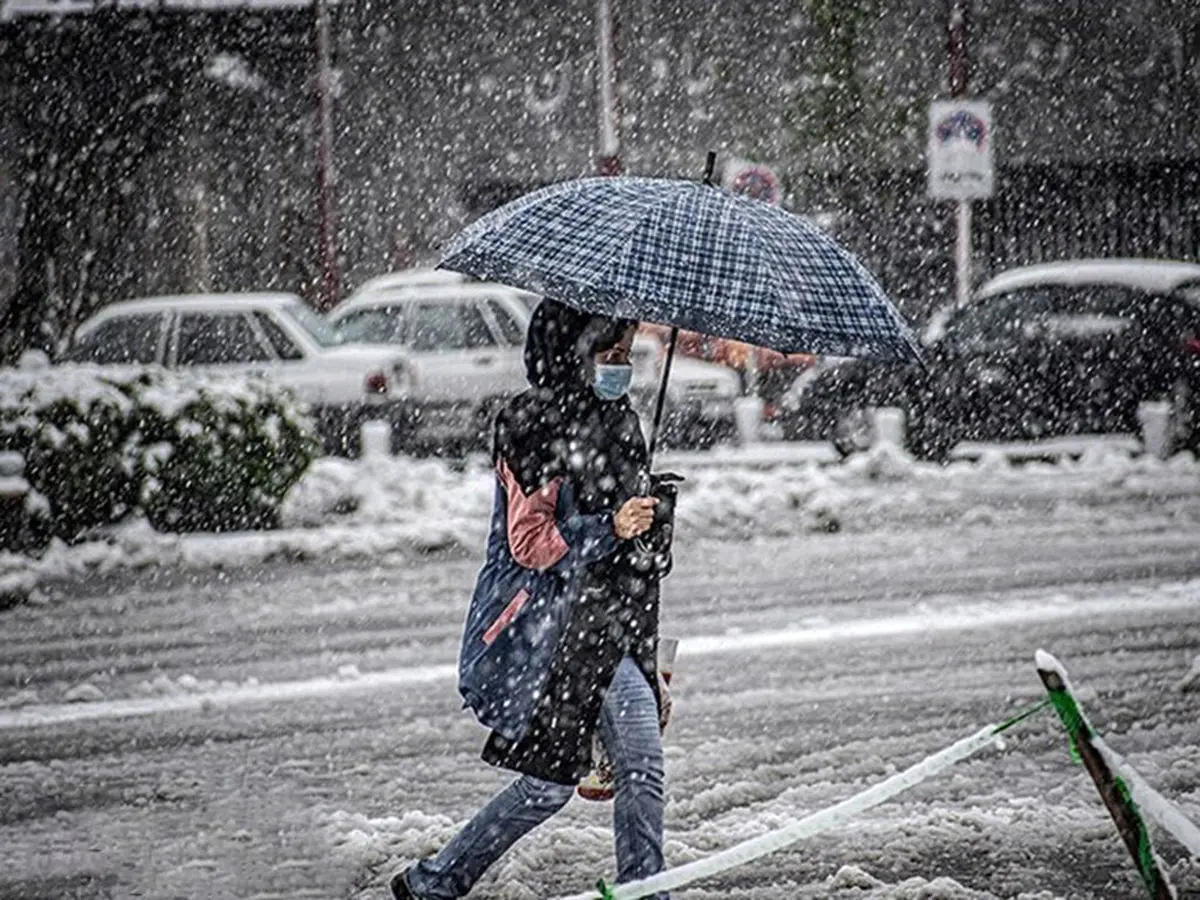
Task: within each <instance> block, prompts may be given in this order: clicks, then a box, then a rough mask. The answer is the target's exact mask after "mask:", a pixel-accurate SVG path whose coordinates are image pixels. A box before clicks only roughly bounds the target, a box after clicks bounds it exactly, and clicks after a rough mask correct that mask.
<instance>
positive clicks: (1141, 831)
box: [1113, 773, 1160, 897]
mask: <svg viewBox="0 0 1200 900" xmlns="http://www.w3.org/2000/svg"><path fill="white" fill-rule="evenodd" d="M1113 786H1114V787H1115V788H1116V789H1117V794H1118V795H1119V796H1120V797H1121V802H1122V803H1124V804H1126V805H1127V806H1128V807H1129V809H1130V810H1131V811H1132V812H1133V819H1134V821H1135V822H1136V823H1137V844H1138V845H1137V867H1138V873H1139V874H1140V875H1141V876H1142V882H1143V883H1144V884H1145V885H1146V890H1148V891H1149V892H1150V896H1151V897H1155V896H1157V894H1156V891H1157V888H1158V881H1159V877H1160V876H1159V873H1158V862H1157V860H1155V858H1154V845H1153V844H1151V843H1150V833H1149V831H1147V829H1146V822H1145V820H1144V819H1143V818H1142V812H1141V810H1140V809H1138V806H1137V804H1136V803H1134V802H1133V792H1132V791H1130V790H1129V785H1127V784H1126V783H1125V779H1124V778H1122V777H1121V776H1120V775H1117V774H1115V773H1114V774H1113Z"/></svg>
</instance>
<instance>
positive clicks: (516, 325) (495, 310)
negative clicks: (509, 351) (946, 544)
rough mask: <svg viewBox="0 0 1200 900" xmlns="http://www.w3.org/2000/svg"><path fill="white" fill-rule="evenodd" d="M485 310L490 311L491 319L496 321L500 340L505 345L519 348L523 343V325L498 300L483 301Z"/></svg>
mask: <svg viewBox="0 0 1200 900" xmlns="http://www.w3.org/2000/svg"><path fill="white" fill-rule="evenodd" d="M484 302H485V303H487V308H488V309H489V310H491V313H492V318H494V319H495V320H496V325H497V326H498V327H499V328H500V338H501V340H503V341H504V342H505V343H506V344H512V345H513V346H517V347H519V346H521V345H522V344H524V343H525V325H524V323H522V322H520V321H518V320H517V318H516V317H515V316H514V315H513V314H512V313H511V312H510V311H509V309H508V307H507V306H505V305H504V304H503V303H501V302H500V301H498V300H485V301H484Z"/></svg>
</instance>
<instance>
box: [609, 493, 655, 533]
mask: <svg viewBox="0 0 1200 900" xmlns="http://www.w3.org/2000/svg"><path fill="white" fill-rule="evenodd" d="M656 506H658V498H657V497H630V498H629V499H628V500H626V501H625V504H624V506H622V507H621V508H620V509H618V510H617V514H616V515H615V516H613V534H615V535H616V536H617V537H618V538H620V539H621V540H623V541H626V540H629V539H630V538H635V537H637V536H638V535H639V534H644V533H645V532H646V531H647V530H648V529H649V528H650V526H651V524H653V522H654V507H656Z"/></svg>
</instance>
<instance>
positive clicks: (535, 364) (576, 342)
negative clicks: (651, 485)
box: [493, 298, 646, 511]
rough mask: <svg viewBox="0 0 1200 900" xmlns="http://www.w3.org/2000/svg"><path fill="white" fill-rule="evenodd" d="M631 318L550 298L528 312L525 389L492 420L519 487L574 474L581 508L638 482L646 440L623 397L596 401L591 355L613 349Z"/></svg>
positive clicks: (498, 449) (624, 493)
mask: <svg viewBox="0 0 1200 900" xmlns="http://www.w3.org/2000/svg"><path fill="white" fill-rule="evenodd" d="M635 324H636V323H635V322H634V321H633V320H630V319H612V318H607V317H605V316H594V315H591V314H589V313H585V312H581V311H579V310H577V309H574V308H573V307H570V306H567V305H565V304H562V303H559V302H557V301H554V300H551V299H548V298H547V299H545V300H542V302H541V303H539V304H538V306H537V308H536V309H535V310H534V312H533V316H532V318H531V319H530V322H529V330H528V332H527V334H526V338H525V374H526V377H527V378H528V380H529V384H530V389H529V390H528V391H525V392H524V393H522V394H520V395H518V396H517V397H515V398H514V399H513V401H512V402H511V403H509V404H507V405H506V407H505V409H504V410H503V411H502V412H501V414H500V415H499V417H498V418H497V420H496V433H495V443H494V448H493V452H494V456H495V458H496V461H499V459H500V458H503V459H504V460H505V461H506V462H507V464H508V466H509V468H510V469H512V472H513V474H514V475H515V476H516V478H517V481H518V483H519V484H520V485H521V487H522V489H523V490H526V491H531V490H536V489H537V488H540V487H542V486H543V485H545V484H546V483H547V482H549V481H551V480H553V479H554V478H558V477H567V476H574V477H575V478H576V479H577V484H576V487H577V490H578V494H579V499H580V501H581V505H583V506H584V508H585V511H590V510H589V508H591V509H595V510H598V509H604V508H611V506H610V504H611V502H613V501H614V500H615V499H616V498H618V495H620V498H619V500H617V502H621V501H623V500H624V499H627V498H628V497H629V496H631V495H632V494H633V493H634V492H635V491H636V488H637V476H638V471H639V467H643V466H644V465H645V463H646V446H645V440H644V439H643V437H642V434H641V426H640V423H639V422H638V419H637V415H636V413H635V412H634V411H633V408H632V407H631V406H630V404H629V400H628V399H627V398H625V397H622V398H620V399H619V400H601V399H600V398H599V397H597V396H596V392H595V390H594V389H593V387H592V377H593V368H592V364H591V359H592V356H593V355H594V354H595V353H598V352H601V351H603V350H607V349H609V348H611V347H613V346H614V345H615V344H616V343H617V341H619V340H620V339H621V336H622V335H623V334H624V333H625V331H626V330H627V329H628V328H630V327H632V326H633V325H635Z"/></svg>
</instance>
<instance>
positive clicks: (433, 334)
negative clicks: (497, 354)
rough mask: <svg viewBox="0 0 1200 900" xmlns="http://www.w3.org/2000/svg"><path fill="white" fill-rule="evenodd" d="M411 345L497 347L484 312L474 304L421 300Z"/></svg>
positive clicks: (431, 349) (434, 348) (414, 313)
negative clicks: (422, 301)
mask: <svg viewBox="0 0 1200 900" xmlns="http://www.w3.org/2000/svg"><path fill="white" fill-rule="evenodd" d="M408 336H409V340H408V345H409V347H410V348H411V349H413V350H414V351H417V352H436V351H440V350H474V349H478V348H480V347H494V346H495V345H496V340H495V338H494V337H492V333H491V331H489V330H488V327H487V322H486V321H485V320H484V318H483V313H481V312H480V311H479V307H477V306H476V305H475V304H474V303H469V302H467V303H462V302H459V303H421V304H416V305H414V306H413V308H412V311H411V321H410V322H409V327H408Z"/></svg>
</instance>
